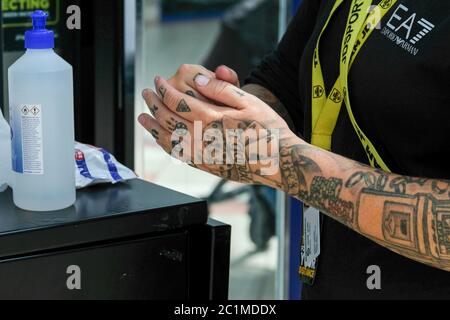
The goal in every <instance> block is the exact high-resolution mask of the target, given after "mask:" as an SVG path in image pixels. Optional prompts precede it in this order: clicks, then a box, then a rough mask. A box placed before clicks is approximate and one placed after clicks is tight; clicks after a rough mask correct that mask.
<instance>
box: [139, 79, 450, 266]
mask: <svg viewBox="0 0 450 320" xmlns="http://www.w3.org/2000/svg"><path fill="white" fill-rule="evenodd" d="M191 85H192V89H193V90H195V93H196V94H194V96H196V97H193V96H192V95H191V94H187V93H186V92H184V90H182V91H180V90H177V88H175V87H174V86H173V85H171V84H170V83H169V82H167V81H165V80H164V79H162V78H157V79H156V89H157V93H154V92H152V91H150V90H146V91H144V93H143V95H144V98H145V100H146V101H147V104H148V105H149V107H150V108H151V110H152V112H153V114H154V116H155V118H152V117H151V116H149V115H147V114H143V115H141V116H140V117H139V121H140V123H141V124H142V125H143V126H144V127H145V128H146V129H147V130H148V131H149V132H150V133H151V134H152V135H153V136H154V137H155V139H156V140H157V142H158V143H159V144H160V145H161V146H162V147H163V148H164V149H165V150H166V151H167V152H169V153H171V154H172V155H173V156H176V157H178V158H181V159H182V160H184V161H186V162H188V163H189V164H190V165H192V166H195V167H197V168H199V169H202V170H205V171H208V172H210V173H213V174H215V175H218V176H220V177H223V178H226V179H231V180H235V181H239V182H243V183H261V184H265V185H268V186H271V187H275V188H278V189H280V190H283V191H285V192H286V193H288V194H290V195H291V196H293V197H296V198H298V199H300V200H302V201H303V202H305V203H307V204H309V205H312V206H314V207H316V208H318V209H319V210H321V211H322V212H323V213H324V214H326V215H328V216H329V217H331V218H333V219H335V220H337V221H339V222H340V223H342V224H344V225H346V226H348V227H349V228H351V229H352V230H354V231H356V232H359V233H360V234H362V235H364V236H365V237H367V238H369V239H371V240H373V241H375V242H377V243H378V244H380V245H381V246H384V247H386V248H388V249H390V250H392V251H393V252H396V253H398V254H400V255H402V256H405V257H407V258H410V259H413V260H416V261H418V262H420V263H424V264H427V265H431V266H433V267H436V268H440V269H442V270H446V271H450V181H448V180H440V179H427V178H423V177H420V178H417V177H410V176H402V175H396V174H393V173H388V172H382V171H379V170H376V169H373V168H370V167H367V166H365V165H363V164H361V163H357V162H355V161H352V160H350V159H346V158H344V157H341V156H339V155H336V154H334V153H331V152H328V151H325V150H322V149H319V148H317V147H314V146H311V145H309V144H307V143H305V142H304V141H303V140H302V139H301V138H299V137H296V136H295V135H294V134H293V133H292V131H290V129H289V128H288V125H287V124H286V122H285V120H283V118H281V117H280V116H279V115H278V114H277V113H276V112H275V111H274V110H273V109H272V108H271V107H269V105H268V104H266V103H265V102H263V101H262V100H260V99H259V98H257V97H256V96H254V95H252V94H249V93H247V92H245V91H243V90H241V89H239V88H238V87H237V86H234V85H231V84H230V83H227V82H224V81H221V80H218V79H217V78H216V77H215V76H214V75H212V74H211V73H206V72H203V73H199V74H197V75H195V76H194V78H193V80H192V82H191ZM184 89H185V88H184ZM257 89H258V88H257ZM260 96H261V95H260ZM202 97H203V98H202ZM269 97H270V98H272V97H271V96H270V95H269ZM270 100H273V99H270ZM445 178H448V177H445ZM399 272H401V270H399Z"/></svg>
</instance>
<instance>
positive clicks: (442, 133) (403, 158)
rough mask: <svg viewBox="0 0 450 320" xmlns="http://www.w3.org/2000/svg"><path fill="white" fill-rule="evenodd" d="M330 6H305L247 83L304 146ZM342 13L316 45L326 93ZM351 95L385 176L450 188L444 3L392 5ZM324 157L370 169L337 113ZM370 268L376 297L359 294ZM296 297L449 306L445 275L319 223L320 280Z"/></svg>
mask: <svg viewBox="0 0 450 320" xmlns="http://www.w3.org/2000/svg"><path fill="white" fill-rule="evenodd" d="M378 2H379V1H374V3H378ZM333 4H334V0H303V3H302V5H301V7H300V9H299V11H298V13H297V15H296V16H295V18H294V20H293V21H292V22H291V24H290V26H289V29H288V31H287V33H286V35H285V36H284V38H283V40H282V42H281V43H280V45H279V47H278V48H277V50H276V51H275V52H274V53H273V54H271V55H270V56H268V57H266V58H265V59H264V61H263V62H262V63H261V64H260V66H259V68H258V69H257V70H255V71H254V72H253V73H252V74H251V76H250V77H249V79H248V82H249V83H257V84H260V85H262V86H264V87H265V88H267V89H269V90H270V91H271V92H273V93H274V94H275V95H276V96H277V97H278V98H279V99H280V100H281V102H282V103H283V104H284V106H285V107H286V108H287V110H288V111H289V113H290V115H291V116H292V118H293V120H294V122H295V123H296V125H297V131H298V133H299V134H300V135H301V136H303V137H304V138H305V139H306V140H307V141H310V138H311V92H312V90H311V83H312V76H311V71H312V61H313V50H314V47H315V45H316V42H317V38H318V35H319V33H320V31H321V30H322V27H323V25H324V23H325V21H326V19H327V17H328V15H329V14H330V11H331V8H332V6H333ZM350 4H351V0H345V1H344V4H343V5H342V6H341V7H340V8H339V9H338V11H337V12H336V14H335V16H334V17H333V19H332V20H331V22H330V24H329V27H328V28H327V30H326V32H325V33H324V35H323V37H322V41H321V46H320V54H321V57H320V58H321V62H322V69H323V73H324V79H325V84H326V87H327V88H326V89H327V92H329V90H330V87H331V86H332V85H333V84H334V82H335V81H336V79H337V77H338V72H339V53H340V48H341V42H342V38H343V34H344V30H345V25H346V21H347V17H348V12H349V10H350ZM425 29H426V30H425ZM416 40H417V41H416ZM413 42H414V44H413ZM349 89H350V99H351V101H352V108H353V111H354V114H355V118H356V119H357V122H358V124H359V125H360V127H361V128H362V129H363V131H364V132H365V133H366V135H367V136H368V137H369V139H371V141H372V142H373V143H374V145H375V146H376V148H377V150H378V151H379V153H380V155H381V157H382V158H383V160H384V161H385V162H386V163H387V165H388V166H389V167H390V169H391V170H392V171H393V172H395V173H399V174H403V175H409V176H418V177H427V178H438V179H450V158H449V156H448V153H447V152H448V151H449V139H450V93H449V89H450V1H448V0H399V1H398V2H397V3H396V4H395V6H394V7H393V8H392V9H391V10H390V11H389V12H388V13H387V15H386V16H385V17H384V18H383V20H382V22H381V28H380V29H379V30H375V31H374V32H373V33H372V35H371V37H370V38H369V39H368V40H367V41H366V43H365V44H364V46H363V48H362V50H361V51H360V53H359V55H358V56H357V58H356V61H355V63H354V65H353V67H352V69H351V72H350V76H349ZM332 150H333V152H335V153H338V154H341V155H343V156H345V157H348V158H351V159H354V160H357V161H359V162H362V163H365V164H368V160H367V158H366V155H365V153H364V151H363V149H362V146H361V143H360V141H359V140H358V138H357V136H356V133H355V131H354V130H353V127H352V125H351V122H350V120H349V118H348V115H347V112H346V108H345V106H343V108H342V111H341V114H340V117H339V119H338V123H337V126H336V130H335V132H334V135H333V144H332ZM372 265H377V266H379V267H380V268H381V272H382V279H381V280H382V289H381V290H379V291H370V290H369V289H368V288H367V279H368V277H369V276H368V275H367V268H368V267H369V266H372ZM303 292H304V293H303V295H304V298H305V299H449V298H450V272H445V271H441V270H438V269H434V268H431V267H428V266H425V265H423V264H420V263H417V262H414V261H412V260H409V259H407V258H404V257H402V256H400V255H397V254H395V253H392V252H391V251H389V250H387V249H385V248H383V247H381V246H379V245H377V244H375V243H374V242H371V241H370V240H368V239H366V238H364V237H362V236H360V235H358V234H357V233H356V232H353V231H351V230H349V229H347V228H346V227H344V226H343V225H341V224H339V223H338V222H335V221H334V220H332V219H330V218H325V219H324V225H323V234H322V254H321V257H320V263H319V268H318V276H317V279H316V282H315V285H314V286H312V287H310V286H305V287H304V290H303Z"/></svg>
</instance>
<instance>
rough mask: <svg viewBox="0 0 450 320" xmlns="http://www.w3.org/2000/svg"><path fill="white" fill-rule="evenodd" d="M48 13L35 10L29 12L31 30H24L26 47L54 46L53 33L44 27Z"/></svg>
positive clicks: (51, 47)
mask: <svg viewBox="0 0 450 320" xmlns="http://www.w3.org/2000/svg"><path fill="white" fill-rule="evenodd" d="M47 17H48V14H47V13H46V12H44V11H42V10H36V11H34V12H33V13H32V14H31V19H32V21H33V30H28V31H26V32H25V48H26V49H53V48H54V47H55V34H54V33H53V31H51V30H48V29H46V28H45V25H46V21H47Z"/></svg>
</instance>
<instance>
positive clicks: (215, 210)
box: [136, 20, 277, 300]
mask: <svg viewBox="0 0 450 320" xmlns="http://www.w3.org/2000/svg"><path fill="white" fill-rule="evenodd" d="M148 25H149V26H148V27H147V30H146V32H145V35H144V48H145V50H144V51H145V53H144V57H145V59H144V65H145V66H144V68H145V76H144V78H145V81H144V83H142V84H140V85H139V84H138V86H140V87H141V89H143V88H145V87H153V78H154V77H155V76H156V75H161V76H163V77H166V78H168V77H170V76H171V75H173V74H174V73H175V72H176V70H177V68H178V66H179V65H181V64H182V63H193V64H200V63H201V62H202V60H203V59H204V58H205V57H206V55H207V54H208V52H209V50H210V48H211V46H212V45H213V43H214V40H215V38H216V36H217V33H218V31H219V27H220V26H219V23H218V21H215V20H212V21H201V22H190V23H186V22H183V23H172V24H163V25H161V24H148ZM145 110H146V107H145V105H144V104H143V103H142V105H139V106H137V112H141V111H145ZM137 134H138V137H137V141H138V142H139V141H140V142H142V143H141V145H140V148H139V147H138V149H137V154H136V158H137V159H140V160H141V163H140V164H138V165H137V168H141V172H138V173H139V174H140V175H141V176H143V177H144V178H145V179H147V180H150V181H152V182H155V183H157V184H160V185H163V186H166V187H169V188H171V189H174V190H177V191H180V192H183V193H187V194H190V195H193V196H196V197H205V196H208V195H209V193H210V192H211V191H212V188H214V186H215V185H216V184H217V183H218V182H219V179H218V178H216V177H213V176H211V175H209V174H206V173H202V172H199V171H197V170H194V169H192V168H190V167H187V166H185V165H182V164H179V163H175V162H174V161H173V160H171V159H170V157H169V156H167V155H166V154H164V152H162V151H161V150H160V149H159V147H158V146H157V145H156V143H155V142H154V141H153V139H152V138H151V137H150V135H148V134H146V133H144V132H143V131H142V130H139V131H138V132H137ZM210 211H211V215H212V217H213V218H215V219H217V220H220V221H222V222H225V223H228V224H230V225H231V226H232V227H233V233H232V253H231V275H230V277H231V283H230V298H231V299H244V300H245V299H273V298H274V297H275V292H274V287H275V269H276V247H277V244H276V239H273V240H272V241H271V243H270V246H269V249H268V250H267V251H266V252H255V248H254V245H253V244H252V242H251V240H250V237H249V225H250V219H249V216H248V214H247V205H246V201H245V199H240V200H235V201H231V202H227V203H221V204H217V205H214V206H212V207H211V210H210Z"/></svg>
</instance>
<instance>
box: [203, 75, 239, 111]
mask: <svg viewBox="0 0 450 320" xmlns="http://www.w3.org/2000/svg"><path fill="white" fill-rule="evenodd" d="M194 82H195V87H196V89H197V91H198V92H199V93H200V94H202V95H203V96H205V97H207V98H209V99H211V100H213V101H217V102H219V103H223V104H224V105H226V106H228V107H233V108H237V109H242V107H243V106H244V104H243V102H244V99H245V98H246V93H245V92H244V91H242V90H241V89H239V88H237V87H235V86H233V85H232V84H230V83H228V82H225V81H222V80H218V79H215V78H210V77H209V76H205V75H203V74H198V75H197V76H196V77H195V79H194Z"/></svg>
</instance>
